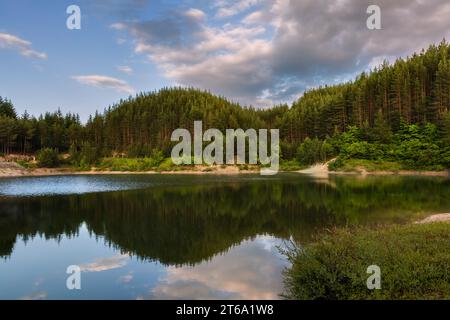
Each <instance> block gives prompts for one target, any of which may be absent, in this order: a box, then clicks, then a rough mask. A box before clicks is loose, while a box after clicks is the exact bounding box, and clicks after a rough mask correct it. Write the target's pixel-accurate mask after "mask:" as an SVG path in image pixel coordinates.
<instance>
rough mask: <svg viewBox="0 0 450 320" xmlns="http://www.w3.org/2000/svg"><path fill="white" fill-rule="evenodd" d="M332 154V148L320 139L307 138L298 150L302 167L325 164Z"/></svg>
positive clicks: (298, 157) (298, 158)
mask: <svg viewBox="0 0 450 320" xmlns="http://www.w3.org/2000/svg"><path fill="white" fill-rule="evenodd" d="M331 154H332V146H331V145H330V144H329V143H327V142H326V141H321V140H319V139H318V138H313V139H310V138H306V139H305V141H303V143H302V144H301V145H300V147H299V148H298V150H297V160H298V162H299V163H300V164H302V165H311V164H315V163H318V162H325V161H326V160H327V159H328V158H329V157H330V156H331Z"/></svg>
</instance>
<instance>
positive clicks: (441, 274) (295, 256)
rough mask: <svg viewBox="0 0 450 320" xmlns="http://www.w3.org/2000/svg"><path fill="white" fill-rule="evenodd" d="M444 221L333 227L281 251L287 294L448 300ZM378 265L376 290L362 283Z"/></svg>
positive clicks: (448, 233)
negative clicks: (286, 266)
mask: <svg viewBox="0 0 450 320" xmlns="http://www.w3.org/2000/svg"><path fill="white" fill-rule="evenodd" d="M449 243H450V224H449V223H432V224H414V225H407V226H390V227H385V228H377V229H367V228H358V229H353V230H349V229H337V230H334V231H332V232H331V233H330V234H327V235H324V236H322V237H321V238H320V239H319V240H318V241H317V242H316V243H314V244H311V245H308V246H307V247H305V248H303V249H301V248H298V247H296V248H291V249H290V250H288V251H287V252H286V254H287V256H288V258H289V260H290V261H291V263H292V267H291V268H290V269H288V270H286V271H285V274H284V275H285V280H284V281H285V293H284V295H283V296H284V297H285V298H287V299H300V300H304V299H306V300H310V299H331V300H348V299H449V298H450V245H449ZM370 265H377V266H379V267H380V268H381V289H380V290H369V289H367V286H366V281H367V278H368V277H369V276H370V274H367V273H366V271H367V267H368V266H370Z"/></svg>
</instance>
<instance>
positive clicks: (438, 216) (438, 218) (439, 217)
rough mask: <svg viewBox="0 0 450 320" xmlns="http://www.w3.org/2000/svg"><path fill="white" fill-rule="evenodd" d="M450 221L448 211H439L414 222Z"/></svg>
mask: <svg viewBox="0 0 450 320" xmlns="http://www.w3.org/2000/svg"><path fill="white" fill-rule="evenodd" d="M433 222H450V213H440V214H434V215H432V216H429V217H427V218H425V219H423V220H420V221H418V222H416V223H433Z"/></svg>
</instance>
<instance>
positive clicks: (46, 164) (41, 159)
mask: <svg viewBox="0 0 450 320" xmlns="http://www.w3.org/2000/svg"><path fill="white" fill-rule="evenodd" d="M37 162H38V166H39V167H43V168H55V167H58V166H59V162H60V161H59V154H58V150H56V149H51V148H44V149H41V150H40V151H39V152H38V154H37Z"/></svg>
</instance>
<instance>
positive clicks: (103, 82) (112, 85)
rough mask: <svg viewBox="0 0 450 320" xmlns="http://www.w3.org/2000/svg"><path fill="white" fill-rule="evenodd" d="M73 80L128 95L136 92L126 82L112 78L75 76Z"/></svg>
mask: <svg viewBox="0 0 450 320" xmlns="http://www.w3.org/2000/svg"><path fill="white" fill-rule="evenodd" d="M72 79H74V80H76V81H78V82H79V83H82V84H85V85H89V86H94V87H97V88H109V89H114V90H116V91H119V92H125V93H128V94H133V93H134V92H135V90H134V89H133V88H132V87H131V86H130V85H129V84H128V83H127V82H126V81H123V80H120V79H116V78H112V77H107V76H101V75H85V76H73V77H72Z"/></svg>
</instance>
